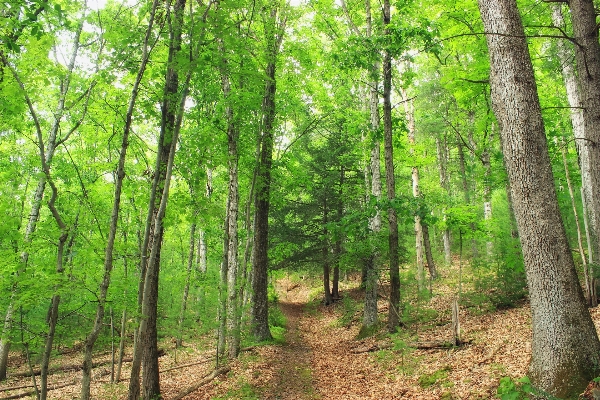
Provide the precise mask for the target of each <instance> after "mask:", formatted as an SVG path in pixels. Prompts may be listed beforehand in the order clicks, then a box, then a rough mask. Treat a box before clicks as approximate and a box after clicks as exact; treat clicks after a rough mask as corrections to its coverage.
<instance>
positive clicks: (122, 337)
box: [115, 308, 127, 382]
mask: <svg viewBox="0 0 600 400" xmlns="http://www.w3.org/2000/svg"><path fill="white" fill-rule="evenodd" d="M126 334H127V309H126V308H124V309H123V316H122V317H121V332H120V335H119V359H118V361H117V372H116V373H115V382H119V381H120V380H121V368H122V367H123V357H124V355H125V339H126Z"/></svg>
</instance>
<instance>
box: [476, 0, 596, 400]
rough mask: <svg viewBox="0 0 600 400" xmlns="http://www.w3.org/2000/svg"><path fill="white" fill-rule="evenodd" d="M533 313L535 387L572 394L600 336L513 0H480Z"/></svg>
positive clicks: (590, 372) (589, 374)
mask: <svg viewBox="0 0 600 400" xmlns="http://www.w3.org/2000/svg"><path fill="white" fill-rule="evenodd" d="M479 9H480V11H481V17H482V20H483V24H484V28H485V31H486V40H487V44H488V48H489V56H490V66H491V71H490V83H491V87H492V105H493V109H494V113H495V115H496V118H497V119H498V122H499V124H500V129H501V135H502V149H503V153H504V157H505V163H506V169H507V173H508V178H509V183H510V191H511V195H512V200H513V206H514V211H515V217H516V220H517V226H518V230H519V237H520V238H521V244H522V251H523V259H524V262H525V271H526V274H527V282H528V286H529V294H530V304H531V311H532V316H531V318H532V330H533V337H532V354H531V364H530V367H529V376H530V377H531V379H532V382H533V384H534V385H535V386H536V387H538V388H540V389H542V390H544V391H546V392H548V393H550V394H552V395H554V396H557V397H559V398H570V397H572V396H577V395H578V394H579V393H581V392H582V391H583V389H584V388H585V387H586V386H587V384H588V382H589V381H590V380H591V379H592V378H593V377H594V376H595V368H596V367H595V366H597V365H598V364H599V362H600V341H598V336H597V334H596V329H595V327H594V324H593V322H592V319H591V317H590V314H589V312H588V310H587V308H586V307H585V300H584V297H583V292H582V290H581V286H580V285H579V281H578V278H577V273H576V271H575V265H574V263H573V257H572V254H571V250H570V246H569V243H568V240H567V236H566V232H565V228H564V225H563V222H562V218H561V215H560V210H559V206H558V201H557V198H556V191H555V188H554V178H553V175H552V168H551V162H550V157H549V155H548V148H547V144H546V136H545V131H544V123H543V119H542V113H541V108H540V103H539V98H538V94H537V88H536V83H535V78H534V74H533V66H532V64H531V59H530V57H529V51H528V47H527V42H526V39H525V33H524V30H523V25H522V23H521V18H520V15H519V11H518V9H517V5H516V2H515V0H499V1H495V2H490V1H486V0H479Z"/></svg>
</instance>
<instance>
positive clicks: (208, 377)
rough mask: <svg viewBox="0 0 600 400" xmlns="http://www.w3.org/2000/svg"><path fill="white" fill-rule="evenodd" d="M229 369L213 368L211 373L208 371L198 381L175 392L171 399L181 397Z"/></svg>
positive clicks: (179, 398) (174, 399)
mask: <svg viewBox="0 0 600 400" xmlns="http://www.w3.org/2000/svg"><path fill="white" fill-rule="evenodd" d="M229 369H230V368H229V367H221V368H219V369H216V370H214V371H213V372H212V373H210V374H208V375H207V376H206V377H204V378H203V379H202V380H201V381H199V382H197V383H195V384H194V385H192V386H190V387H188V388H187V389H184V390H182V391H181V392H179V393H177V395H176V396H175V397H173V398H172V399H171V400H181V399H183V398H184V397H185V396H187V395H188V394H190V393H192V392H194V391H196V390H198V389H200V388H201V387H202V386H204V385H206V384H207V383H208V382H210V381H212V380H213V379H215V378H216V377H217V376H219V375H221V374H225V373H227V372H229Z"/></svg>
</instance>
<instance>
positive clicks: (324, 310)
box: [0, 277, 600, 400]
mask: <svg viewBox="0 0 600 400" xmlns="http://www.w3.org/2000/svg"><path fill="white" fill-rule="evenodd" d="M312 283H314V282H312ZM275 286H276V290H277V293H278V296H279V300H278V305H279V309H280V310H281V312H282V313H283V315H284V316H285V320H286V329H285V331H283V330H281V331H282V332H284V333H283V337H280V338H279V339H278V340H275V341H274V343H272V344H268V345H261V346H252V347H248V348H245V349H244V351H242V353H241V355H240V357H239V359H237V360H235V361H234V362H232V363H230V365H229V368H230V370H229V371H228V372H226V373H223V374H221V375H219V376H217V377H215V378H214V379H208V382H206V383H205V384H203V385H201V386H200V387H199V388H198V389H197V390H195V391H193V392H192V393H190V394H189V395H187V396H185V397H184V399H187V400H191V399H265V400H284V399H289V400H309V399H348V400H351V399H490V398H498V396H497V390H498V385H499V381H500V379H501V378H503V377H511V378H513V379H515V380H516V379H519V378H521V377H523V376H524V375H526V373H527V365H528V361H529V358H530V348H531V345H530V340H531V328H530V312H529V305H528V303H527V302H526V301H522V302H521V303H519V304H518V305H517V306H516V307H514V308H510V309H504V310H495V309H493V308H490V307H489V305H488V304H487V303H485V302H484V301H483V300H481V297H477V296H471V297H468V296H465V297H464V300H461V312H460V316H461V318H460V321H461V331H462V337H461V339H462V340H463V342H464V344H463V345H461V346H459V347H452V346H450V347H444V346H445V345H446V344H447V343H450V342H451V341H452V331H451V303H452V299H453V297H454V296H455V292H456V290H455V287H454V285H447V286H444V285H439V286H438V287H437V288H436V287H435V285H434V293H433V296H431V297H429V298H427V299H421V300H418V299H417V296H414V297H415V298H414V299H412V300H411V301H410V302H409V304H408V305H407V308H408V310H406V311H405V320H406V322H407V328H405V329H403V330H401V331H400V332H399V333H397V334H395V335H389V334H387V333H386V331H385V327H384V326H383V325H382V326H381V329H380V330H379V331H378V332H376V333H375V334H374V335H373V336H371V337H368V338H365V339H360V340H359V339H357V335H358V332H359V329H360V326H361V320H362V307H361V306H360V304H361V302H362V296H363V295H362V293H361V292H360V291H359V290H358V289H357V286H358V280H357V279H354V280H352V279H350V280H348V281H345V282H342V283H341V287H340V293H341V295H342V299H341V300H340V301H338V302H336V303H334V304H333V305H329V306H325V305H323V304H322V302H321V301H320V300H321V296H322V294H319V292H318V289H315V288H313V287H314V285H312V284H309V282H308V280H307V281H304V280H302V279H300V278H298V277H296V278H295V279H289V278H286V279H280V280H278V281H277V282H276V285H275ZM385 289H386V285H385V284H384V285H383V286H382V290H381V292H382V294H384V295H385ZM321 293H322V292H321ZM477 299H480V300H477ZM379 313H380V320H382V321H383V320H384V319H385V316H386V314H387V301H386V300H385V298H384V296H381V298H380V301H379ZM591 313H592V317H593V319H594V321H595V323H596V326H597V328H599V327H600V310H599V309H598V308H596V309H592V310H591ZM162 346H163V348H164V349H165V354H164V355H163V356H161V358H160V366H161V389H162V393H163V396H164V399H166V400H169V399H174V398H176V395H177V394H178V393H179V392H180V391H182V390H184V389H186V388H188V387H190V386H192V385H194V383H197V382H200V381H203V380H204V381H207V379H205V378H206V377H207V376H208V375H209V374H210V373H211V372H212V371H214V369H215V360H214V350H213V351H212V352H211V351H207V350H206V348H207V343H206V342H204V343H185V347H184V348H183V349H180V350H175V348H174V345H173V343H172V342H163V343H162ZM429 346H433V347H434V348H426V347H429ZM435 346H437V347H435ZM130 352H131V350H130ZM80 353H81V352H80V351H74V352H72V353H70V354H66V355H63V356H61V357H60V358H59V359H58V361H57V362H56V363H55V364H53V365H51V367H54V368H60V367H63V370H61V371H57V372H55V373H53V374H52V375H51V376H50V378H49V382H50V385H49V387H50V388H51V391H50V392H49V396H48V397H49V398H50V399H57V400H62V399H74V398H78V397H79V390H80V385H79V380H80V376H81V372H80V371H78V370H76V368H73V369H72V370H64V367H65V366H69V365H72V366H76V365H80V363H81V355H80ZM109 359H110V352H105V353H103V354H100V355H98V356H96V357H95V360H94V361H95V362H102V361H108V360H109ZM129 364H130V363H125V364H124V367H123V373H122V376H123V377H128V376H129V369H128V368H129ZM26 370H27V368H26V363H25V360H24V359H23V358H22V356H21V355H17V354H14V355H11V359H10V367H9V379H8V381H5V382H2V384H0V399H9V398H17V397H16V396H19V394H26V393H30V394H29V395H28V396H27V395H26V396H25V397H22V398H35V397H34V395H33V394H32V391H33V388H32V387H31V386H30V387H27V386H28V385H30V384H31V378H30V377H18V376H16V375H17V374H18V373H19V372H20V373H25V371H26ZM109 378H110V364H105V365H101V366H99V367H97V368H95V369H94V383H93V385H92V397H93V398H94V399H103V400H104V399H107V400H108V399H124V398H126V394H127V384H128V379H124V380H121V381H120V382H118V383H116V384H111V383H109ZM211 378H212V377H211ZM37 382H38V383H39V377H37ZM61 385H64V386H63V387H60V386H61ZM18 386H24V387H22V388H18V389H17V388H16V387H18ZM53 387H58V388H56V389H52V388H53ZM8 388H14V389H12V390H7V389H8ZM13 396H15V397H13Z"/></svg>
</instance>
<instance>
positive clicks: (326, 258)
mask: <svg viewBox="0 0 600 400" xmlns="http://www.w3.org/2000/svg"><path fill="white" fill-rule="evenodd" d="M328 223H329V221H328V209H327V196H326V195H325V194H324V198H323V243H322V244H323V247H322V248H321V254H322V255H323V291H324V293H325V299H324V300H325V305H326V306H328V305H330V304H331V303H333V300H332V296H331V286H330V282H329V276H330V275H331V271H330V269H331V268H330V264H329V241H328V235H329V232H328V230H327V224H328Z"/></svg>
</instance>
